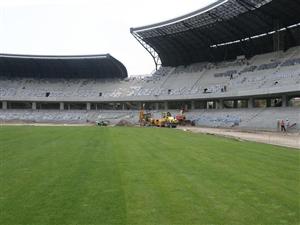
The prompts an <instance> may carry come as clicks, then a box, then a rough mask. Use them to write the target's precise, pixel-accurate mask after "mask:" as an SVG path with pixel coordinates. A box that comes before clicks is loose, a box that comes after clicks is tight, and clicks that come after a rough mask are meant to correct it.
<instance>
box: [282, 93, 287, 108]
mask: <svg viewBox="0 0 300 225" xmlns="http://www.w3.org/2000/svg"><path fill="white" fill-rule="evenodd" d="M287 103H288V102H287V96H286V95H283V96H282V107H287Z"/></svg>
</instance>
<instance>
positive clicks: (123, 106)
mask: <svg viewBox="0 0 300 225" xmlns="http://www.w3.org/2000/svg"><path fill="white" fill-rule="evenodd" d="M122 110H123V111H125V103H122Z"/></svg>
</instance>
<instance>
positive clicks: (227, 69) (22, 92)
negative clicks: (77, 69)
mask: <svg viewBox="0 0 300 225" xmlns="http://www.w3.org/2000/svg"><path fill="white" fill-rule="evenodd" d="M238 58H239V59H237V60H234V61H230V62H229V61H227V62H222V63H216V64H214V63H198V64H192V65H190V66H179V67H161V68H160V69H159V70H158V71H156V72H155V73H154V74H152V75H151V76H148V77H130V78H126V79H106V80H105V79H37V78H22V77H20V78H10V77H9V76H2V77H0V100H8V101H9V100H22V101H23V100H41V101H60V100H61V101H80V100H82V101H88V100H90V101H107V100H112V101H116V100H122V99H123V100H126V99H130V100H144V99H145V100H152V99H161V100H162V99H165V100H168V99H170V100H171V99H193V98H213V97H222V96H223V97H228V96H239V95H240V96H243V95H244V96H247V95H259V94H266V93H284V92H289V91H300V47H294V48H291V49H289V50H288V51H286V52H283V51H279V52H273V53H268V54H264V55H257V56H254V57H252V58H251V59H245V58H243V57H238Z"/></svg>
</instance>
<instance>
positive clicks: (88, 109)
mask: <svg viewBox="0 0 300 225" xmlns="http://www.w3.org/2000/svg"><path fill="white" fill-rule="evenodd" d="M86 110H87V111H91V103H90V102H87V103H86Z"/></svg>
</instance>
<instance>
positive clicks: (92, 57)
mask: <svg viewBox="0 0 300 225" xmlns="http://www.w3.org/2000/svg"><path fill="white" fill-rule="evenodd" d="M0 57H5V58H26V59H94V58H101V59H105V58H111V57H112V56H111V55H110V54H99V55H26V54H10V53H0Z"/></svg>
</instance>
